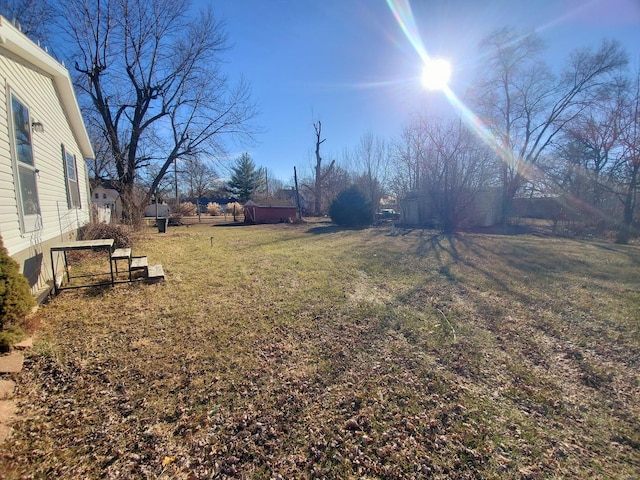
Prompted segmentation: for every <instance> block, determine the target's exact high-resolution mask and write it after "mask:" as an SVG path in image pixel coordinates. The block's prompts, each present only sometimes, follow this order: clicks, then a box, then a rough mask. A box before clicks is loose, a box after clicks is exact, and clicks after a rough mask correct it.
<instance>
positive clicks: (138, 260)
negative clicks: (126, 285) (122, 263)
mask: <svg viewBox="0 0 640 480" xmlns="http://www.w3.org/2000/svg"><path fill="white" fill-rule="evenodd" d="M119 260H126V261H127V270H126V273H128V275H129V279H128V281H129V282H133V281H135V280H147V281H150V282H157V281H160V280H164V270H163V268H162V265H160V264H158V265H152V266H149V260H148V259H147V257H145V256H139V257H134V256H132V255H131V249H130V248H116V249H115V250H114V251H113V252H112V253H111V261H112V262H113V265H114V267H115V271H116V274H117V273H125V271H121V272H119V271H118V261H119ZM140 270H142V276H140V275H138V276H136V277H135V278H134V277H133V275H132V273H133V272H138V271H140Z"/></svg>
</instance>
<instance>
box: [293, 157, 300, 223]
mask: <svg viewBox="0 0 640 480" xmlns="http://www.w3.org/2000/svg"><path fill="white" fill-rule="evenodd" d="M293 181H294V183H295V186H296V205H297V206H298V218H299V219H300V220H302V205H300V191H299V190H298V174H297V173H296V167H295V166H294V167H293Z"/></svg>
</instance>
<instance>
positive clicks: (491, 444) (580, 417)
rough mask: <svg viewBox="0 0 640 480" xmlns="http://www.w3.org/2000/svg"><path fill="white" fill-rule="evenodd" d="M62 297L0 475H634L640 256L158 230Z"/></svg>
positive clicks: (493, 242)
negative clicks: (127, 277) (137, 274)
mask: <svg viewBox="0 0 640 480" xmlns="http://www.w3.org/2000/svg"><path fill="white" fill-rule="evenodd" d="M133 249H134V254H146V255H148V256H149V259H150V262H151V263H156V262H161V263H162V264H163V266H164V270H165V273H166V274H167V281H166V283H164V284H157V285H144V284H140V283H136V284H132V285H129V284H121V285H116V287H115V288H111V287H106V288H103V289H86V290H73V291H64V292H62V293H61V294H60V295H59V296H58V297H57V298H55V299H53V300H52V301H51V302H50V303H49V304H48V305H46V306H45V307H44V308H42V309H41V310H40V313H39V321H40V322H41V324H42V326H43V330H42V332H41V334H40V336H39V337H38V339H37V341H36V345H35V349H34V353H33V354H32V355H31V356H30V357H29V358H28V359H27V368H26V370H25V371H24V372H23V374H22V375H21V376H20V378H19V395H20V397H21V403H20V405H21V418H20V420H19V421H18V422H17V423H16V424H15V425H14V427H15V431H14V435H13V437H12V438H11V439H10V440H9V441H8V442H7V443H6V444H5V445H4V446H3V449H2V453H1V454H0V472H5V473H4V474H2V473H0V477H2V478H19V477H21V476H27V477H29V476H31V477H35V478H185V479H188V478H189V479H190V478H527V479H534V478H576V479H578V478H636V477H637V476H638V475H640V451H639V448H640V434H639V433H638V432H640V421H639V420H640V407H639V406H638V398H640V382H639V375H638V359H639V354H640V329H639V327H638V312H639V310H640V308H639V307H640V292H639V291H638V285H639V284H640V269H639V268H638V267H639V264H640V249H639V248H638V247H637V246H619V245H613V244H607V243H597V242H582V241H573V240H565V239H553V238H540V237H536V236H531V235H521V236H510V237H507V236H499V235H481V234H465V235H459V236H455V237H446V236H442V235H439V234H437V232H431V231H400V232H399V235H396V236H391V235H390V232H389V228H379V229H364V230H343V229H338V228H336V227H333V226H331V225H330V224H328V223H323V222H317V223H311V224H309V223H307V224H301V225H275V226H238V227H232V226H229V227H223V226H216V227H211V226H209V225H201V226H198V225H195V226H191V227H179V228H169V230H168V232H167V234H157V233H156V231H154V230H153V229H149V230H148V231H147V232H146V233H145V234H143V235H142V236H141V237H140V238H138V239H137V242H136V244H135V245H134V248H133Z"/></svg>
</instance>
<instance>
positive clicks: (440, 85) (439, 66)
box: [422, 58, 451, 90]
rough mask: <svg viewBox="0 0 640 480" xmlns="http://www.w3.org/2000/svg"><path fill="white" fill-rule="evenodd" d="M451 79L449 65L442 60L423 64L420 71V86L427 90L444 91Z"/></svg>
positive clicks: (430, 60)
mask: <svg viewBox="0 0 640 480" xmlns="http://www.w3.org/2000/svg"><path fill="white" fill-rule="evenodd" d="M450 77H451V64H450V63H449V62H448V61H447V60H444V59H442V58H432V59H429V60H427V61H426V62H425V65H424V69H423V70H422V85H423V86H424V87H425V88H427V89H429V90H444V89H445V88H446V87H447V85H448V84H449V78H450Z"/></svg>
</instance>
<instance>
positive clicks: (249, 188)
mask: <svg viewBox="0 0 640 480" xmlns="http://www.w3.org/2000/svg"><path fill="white" fill-rule="evenodd" d="M231 170H232V172H233V173H232V174H231V179H230V180H229V183H228V184H227V191H228V192H229V193H230V194H232V195H234V196H235V197H236V198H237V199H238V201H239V202H240V203H245V202H246V201H247V200H249V199H250V198H251V195H253V193H254V192H255V191H256V190H258V189H259V188H260V187H261V186H262V169H256V164H255V163H254V162H253V160H251V157H250V156H249V154H248V153H243V154H242V155H241V156H240V157H239V158H237V159H236V163H235V165H234V166H233V167H232V168H231Z"/></svg>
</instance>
